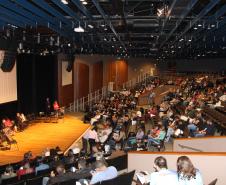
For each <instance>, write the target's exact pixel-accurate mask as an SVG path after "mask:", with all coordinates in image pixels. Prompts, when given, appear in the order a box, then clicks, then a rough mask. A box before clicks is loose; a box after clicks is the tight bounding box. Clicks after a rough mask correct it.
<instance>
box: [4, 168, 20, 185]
mask: <svg viewBox="0 0 226 185" xmlns="http://www.w3.org/2000/svg"><path fill="white" fill-rule="evenodd" d="M16 176H17V174H16V173H15V172H14V170H13V167H12V166H10V165H9V166H7V167H6V169H5V172H4V173H3V174H2V175H1V176H0V184H1V182H2V180H4V179H10V178H12V177H16Z"/></svg>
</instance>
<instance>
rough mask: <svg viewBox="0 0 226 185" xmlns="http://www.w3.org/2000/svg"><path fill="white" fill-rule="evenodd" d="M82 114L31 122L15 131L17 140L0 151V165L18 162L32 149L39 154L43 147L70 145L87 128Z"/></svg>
mask: <svg viewBox="0 0 226 185" xmlns="http://www.w3.org/2000/svg"><path fill="white" fill-rule="evenodd" d="M81 119H82V114H76V115H75V116H72V115H65V117H64V119H59V121H58V123H44V122H39V123H32V124H31V125H30V126H29V127H28V128H26V129H25V130H24V131H23V132H19V133H16V134H15V136H13V138H14V139H15V140H16V141H17V145H18V149H19V150H18V149H17V146H16V145H15V144H13V145H12V147H11V150H6V151H0V165H4V164H8V163H14V162H18V161H20V160H22V159H23V154H24V153H25V152H27V151H32V153H33V155H34V156H36V155H40V154H41V153H42V151H43V150H44V149H45V148H55V147H56V146H59V147H60V148H61V150H62V151H65V150H66V149H68V147H70V146H71V145H72V144H73V143H74V142H75V141H76V140H77V139H78V138H79V137H80V136H81V135H82V134H83V133H84V132H85V131H86V130H87V129H88V128H89V126H90V125H89V124H84V123H83V122H82V121H81Z"/></svg>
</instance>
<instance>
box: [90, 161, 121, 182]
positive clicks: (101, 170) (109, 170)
mask: <svg viewBox="0 0 226 185" xmlns="http://www.w3.org/2000/svg"><path fill="white" fill-rule="evenodd" d="M95 168H96V169H95V171H93V172H91V174H92V179H91V181H90V184H91V185H92V184H96V183H98V182H102V181H106V180H110V179H114V178H116V177H117V176H118V172H117V169H116V168H115V167H114V166H109V167H107V164H106V162H105V161H104V160H98V161H96V162H95Z"/></svg>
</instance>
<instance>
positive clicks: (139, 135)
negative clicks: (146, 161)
mask: <svg viewBox="0 0 226 185" xmlns="http://www.w3.org/2000/svg"><path fill="white" fill-rule="evenodd" d="M143 138H144V131H143V129H142V128H139V129H138V131H137V134H136V139H137V140H142V139H143Z"/></svg>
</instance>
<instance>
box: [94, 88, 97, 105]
mask: <svg viewBox="0 0 226 185" xmlns="http://www.w3.org/2000/svg"><path fill="white" fill-rule="evenodd" d="M94 97H95V98H94V99H95V103H96V102H97V91H95V92H94Z"/></svg>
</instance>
